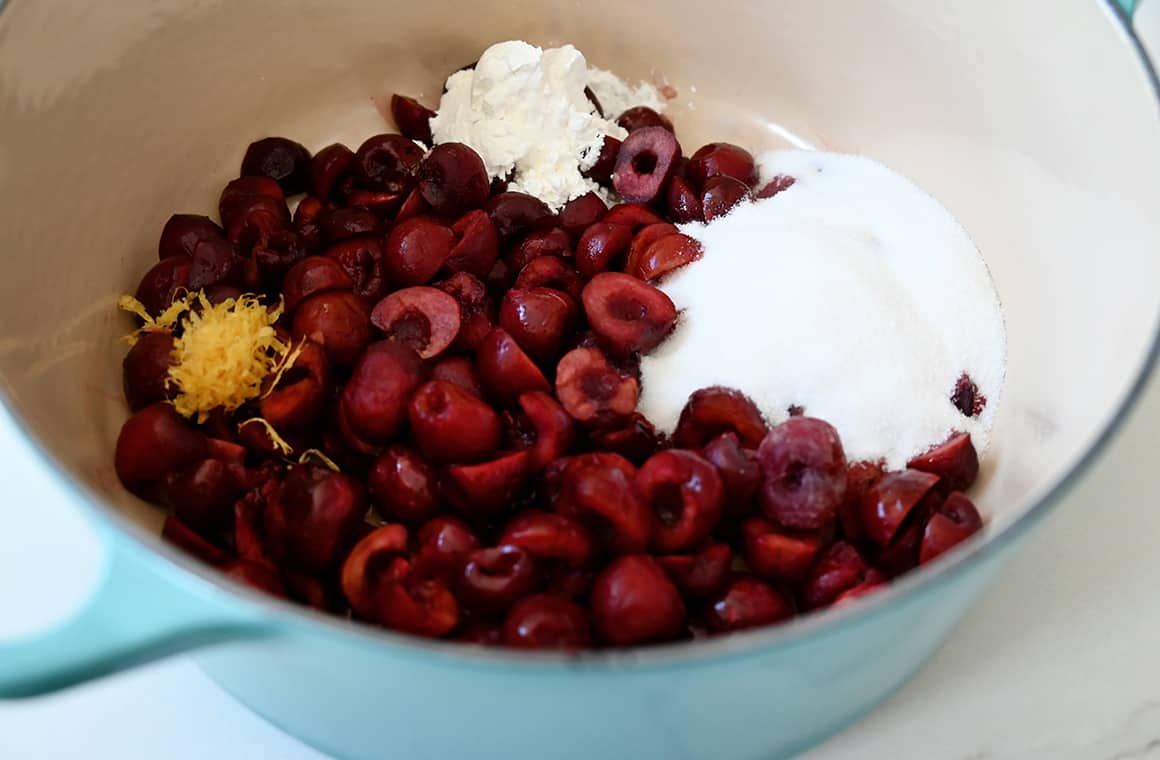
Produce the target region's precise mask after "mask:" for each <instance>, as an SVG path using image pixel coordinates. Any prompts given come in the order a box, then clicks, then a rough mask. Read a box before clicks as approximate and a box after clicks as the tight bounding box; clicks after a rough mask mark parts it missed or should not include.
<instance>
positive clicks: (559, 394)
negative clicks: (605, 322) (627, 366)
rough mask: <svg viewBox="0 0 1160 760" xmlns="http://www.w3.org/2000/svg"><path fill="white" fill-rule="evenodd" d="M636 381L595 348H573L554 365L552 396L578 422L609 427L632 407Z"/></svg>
mask: <svg viewBox="0 0 1160 760" xmlns="http://www.w3.org/2000/svg"><path fill="white" fill-rule="evenodd" d="M639 395H640V384H639V383H638V382H637V381H636V379H635V378H633V377H629V376H628V375H625V374H624V373H622V372H621V371H620V370H618V369H616V368H615V367H613V365H612V363H611V362H609V361H608V357H606V356H605V355H604V354H603V353H601V352H600V350H599V349H596V348H576V349H573V350H571V351H569V352H568V353H567V354H565V355H564V358H562V359H560V363H559V364H558V365H557V366H556V398H557V399H559V401H560V405H561V406H563V407H564V410H565V411H567V412H568V414H569V415H571V416H572V418H573V419H574V420H576V421H577V422H579V423H580V424H582V425H593V426H596V425H599V426H609V425H612V424H614V423H616V422H617V421H621V420H625V419H626V418H627V417H628V416H629V415H630V414H632V412H633V410H635V409H636V402H637V398H638V397H639Z"/></svg>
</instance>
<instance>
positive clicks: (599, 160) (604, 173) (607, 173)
mask: <svg viewBox="0 0 1160 760" xmlns="http://www.w3.org/2000/svg"><path fill="white" fill-rule="evenodd" d="M620 144H621V143H620V140H617V139H616V138H615V137H611V136H609V135H605V136H604V141H603V142H602V143H601V144H600V152H599V153H598V154H597V155H596V160H595V161H594V162H593V163H592V166H590V167H588V168H587V169H585V170H584V171H583V172H581V175H582V176H584V177H585V178H586V179H590V180H592V181H593V182H595V183H596V184H598V185H602V186H604V187H608V186H609V185H610V184H611V182H612V170H613V169H615V168H616V157H617V155H619V153H620Z"/></svg>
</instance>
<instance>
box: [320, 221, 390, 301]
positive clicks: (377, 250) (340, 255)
mask: <svg viewBox="0 0 1160 760" xmlns="http://www.w3.org/2000/svg"><path fill="white" fill-rule="evenodd" d="M324 255H325V256H326V258H328V259H330V260H332V261H334V262H335V263H336V264H338V265H339V266H340V267H341V268H342V271H344V272H346V274H347V276H348V277H349V278H350V279H351V280H352V281H353V283H354V288H353V290H354V292H355V293H356V294H357V295H358V296H359V297H360V298H362V299H363V300H364V301H367V302H368V303H372V304H374V303H377V302H378V301H379V299H380V298H382V297H383V296H384V295H386V292H387V280H386V274H385V268H384V265H383V257H384V253H383V243H382V240H381V239H380V238H377V237H354V238H348V239H347V240H341V241H339V242H337V243H334V244H333V245H331V246H330V247H329V248H327V249H326V251H325V253H324Z"/></svg>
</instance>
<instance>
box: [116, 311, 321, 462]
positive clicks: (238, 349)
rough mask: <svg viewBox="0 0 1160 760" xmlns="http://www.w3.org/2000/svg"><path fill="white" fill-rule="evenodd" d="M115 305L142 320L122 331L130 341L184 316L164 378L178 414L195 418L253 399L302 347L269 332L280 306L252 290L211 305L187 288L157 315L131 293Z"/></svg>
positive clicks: (167, 325) (295, 356)
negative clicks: (267, 303) (132, 328)
mask: <svg viewBox="0 0 1160 760" xmlns="http://www.w3.org/2000/svg"><path fill="white" fill-rule="evenodd" d="M195 303H196V304H197V306H198V307H199V308H198V310H196V311H195V310H193V306H194V304H195ZM117 305H118V306H119V307H120V308H121V309H123V310H125V311H129V312H132V313H133V314H136V315H137V316H139V317H141V319H142V320H144V322H145V324H144V325H143V326H142V327H141V328H140V329H139V330H137V331H135V332H134V333H133V334H132V335H129V336H126V339H127V340H129V342H131V343H132V342H136V339H137V338H138V337H139V336H140V334H141V333H142V332H145V331H149V330H157V329H172V328H174V327H176V326H177V324H178V322H179V321H182V320H184V326H183V329H182V330H181V331H180V334H179V335H177V336H176V337H175V338H174V342H173V360H174V363H173V365H172V366H171V367H170V368H169V381H170V383H172V386H173V388H175V389H176V390H177V391H178V393H177V395H176V396H175V397H174V398H173V400H172V402H171V403H172V404H173V407H174V409H176V410H177V412H178V414H180V415H182V416H183V417H190V418H192V417H194V416H196V417H197V421H198V422H204V421H205V419H206V417H208V416H209V413H210V412H211V411H212V410H214V409H217V408H219V407H220V408H222V409H224V410H225V411H226V412H232V411H234V410H235V409H237V408H238V407H240V406H241V405H242V404H244V403H246V402H247V401H249V400H251V399H254V398H257V397H258V396H259V395H261V393H262V387H263V383H264V381H265V380H266V378H267V377H268V376H269V375H270V374H271V373H274V376H275V382H276V380H277V378H279V377H281V373H282V372H283V371H284V370H285V369H286V368H287V367H289V366H291V365H293V364H294V361H295V359H297V358H298V355H299V354H300V353H301V351H302V347H301V345H300V346H298V347H297V348H292V347H291V345H290V344H288V343H286V342H285V341H282V340H280V339H279V338H278V336H277V334H276V333H275V331H274V323H275V322H277V321H278V317H280V316H281V315H282V305H281V304H279V305H278V306H277V307H276V308H274V309H269V310H268V309H267V308H266V307H265V306H264V305H263V304H262V303H261V302H260V301H259V300H258V297H257V296H255V295H252V294H245V295H241V296H238V297H237V298H227V299H226V300H224V301H222V302H221V303H218V304H211V303H210V302H209V299H207V298H206V297H205V294H204V293H201V292H197V293H190V294H189V295H187V296H185V297H184V298H179V299H177V300H176V301H174V303H173V305H172V306H170V307H169V308H168V309H166V310H165V312H164V313H163V314H161V315H160V316H159V317H157V318H156V319H153V318H151V317H150V316H149V314H148V312H147V311H146V310H145V307H144V306H142V304H141V303H140V302H139V301H137V300H136V299H135V298H133V297H131V296H121V297H120V298H119V299H117ZM273 385H274V383H271V384H270V387H273ZM249 421H250V420H247V422H249ZM262 422H263V423H264V424H266V426H267V430H268V432H270V433H271V438H273V439H274V440H275V445H278V442H279V441H281V446H286V450H289V446H288V445H287V444H286V442H285V441H282V440H281V438H279V437H278V436H277V434H276V433H274V432H273V428H271V427H270V426H269V423H266V422H265V420H262ZM281 446H280V447H279V448H281Z"/></svg>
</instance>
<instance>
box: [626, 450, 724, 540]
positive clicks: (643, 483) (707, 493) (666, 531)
mask: <svg viewBox="0 0 1160 760" xmlns="http://www.w3.org/2000/svg"><path fill="white" fill-rule="evenodd" d="M635 486H636V490H637V493H639V494H640V496H641V498H642V499H644V501H645V502H646V503H647V504H649V506H650V507H651V508H652V510H653V512H654V513H655V514H656V516H657V520H656V528H655V530H654V532H653V547H654V548H655V549H656V550H657V551H658V552H661V553H663V554H671V553H675V552H682V551H688V550H690V549H692V548H693V547H694V546H697V545H698V544H700V543H701V542H703V541H704V540H705V539H707V538H708V537H709V534H710V533H712V531H713V529H714V528H715V527H717V523H718V522H719V521H720V520H721V512H722V509H723V507H724V505H725V489H724V486H723V485H722V484H721V476H720V475H718V474H717V468H715V467H714V466H713V465H711V464H710V463H709V462H707V461H705V460H704V459H703V458H701V457H700V456H698V455H697V454H695V453H694V452H692V451H685V450H682V449H669V450H667V451H661V452H659V453H657V454H655V455H653V456H652V457H650V458H649V460H648V461H647V462H645V463H644V465H643V466H642V467H641V468H640V471H638V472H637V474H636V481H635Z"/></svg>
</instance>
